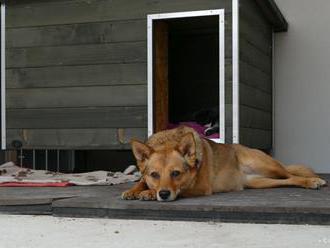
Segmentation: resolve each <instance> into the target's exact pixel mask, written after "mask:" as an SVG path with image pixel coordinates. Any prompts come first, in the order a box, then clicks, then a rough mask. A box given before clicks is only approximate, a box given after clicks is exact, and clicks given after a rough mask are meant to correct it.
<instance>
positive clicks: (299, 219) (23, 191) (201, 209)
mask: <svg viewBox="0 0 330 248" xmlns="http://www.w3.org/2000/svg"><path fill="white" fill-rule="evenodd" d="M323 177H324V178H325V179H326V180H327V181H328V182H329V181H330V175H329V174H328V175H323ZM130 185H131V184H122V185H116V186H92V187H77V186H76V187H67V188H0V213H3V214H4V213H6V214H8V213H9V214H40V215H41V214H42V215H54V216H68V217H101V218H124V219H159V220H191V221H221V222H248V223H288V224H330V187H324V188H322V189H320V190H306V189H300V188H276V189H260V190H244V191H241V192H233V193H222V194H216V195H212V196H207V197H199V198H191V199H179V200H177V201H174V202H167V203H161V202H143V201H123V200H121V199H120V194H121V192H122V191H124V190H126V189H127V188H129V187H130Z"/></svg>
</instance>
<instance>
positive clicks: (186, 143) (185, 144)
mask: <svg viewBox="0 0 330 248" xmlns="http://www.w3.org/2000/svg"><path fill="white" fill-rule="evenodd" d="M178 151H179V152H180V153H181V155H182V156H183V157H184V158H185V160H186V162H187V163H188V164H189V165H190V166H192V167H193V166H195V164H196V142H195V138H194V135H193V133H187V134H185V135H184V136H183V137H182V139H181V141H180V143H179V146H178Z"/></svg>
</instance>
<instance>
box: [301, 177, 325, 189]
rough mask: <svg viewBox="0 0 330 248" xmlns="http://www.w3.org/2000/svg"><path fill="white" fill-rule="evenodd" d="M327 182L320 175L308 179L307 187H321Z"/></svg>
mask: <svg viewBox="0 0 330 248" xmlns="http://www.w3.org/2000/svg"><path fill="white" fill-rule="evenodd" d="M326 185H327V182H326V181H325V180H323V179H321V178H318V177H312V178H308V179H307V187H306V188H309V189H320V188H321V187H322V186H326Z"/></svg>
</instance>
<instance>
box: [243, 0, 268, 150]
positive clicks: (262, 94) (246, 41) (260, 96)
mask: <svg viewBox="0 0 330 248" xmlns="http://www.w3.org/2000/svg"><path fill="white" fill-rule="evenodd" d="M272 108H273V107H272V27H271V26H270V24H269V23H268V21H267V20H266V19H265V17H264V16H263V15H262V12H261V10H260V8H259V6H258V5H257V4H256V2H255V0H241V1H240V143H242V144H244V145H248V146H251V147H255V148H260V149H266V150H270V149H271V147H272Z"/></svg>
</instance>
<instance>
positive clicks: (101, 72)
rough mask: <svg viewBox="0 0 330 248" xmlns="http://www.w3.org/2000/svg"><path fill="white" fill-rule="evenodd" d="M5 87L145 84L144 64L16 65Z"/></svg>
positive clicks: (145, 70)
mask: <svg viewBox="0 0 330 248" xmlns="http://www.w3.org/2000/svg"><path fill="white" fill-rule="evenodd" d="M7 81H8V82H10V83H9V84H8V85H7V88H9V89H14V88H48V87H72V86H80V87H81V86H106V85H108V86H110V85H134V84H146V81H147V69H146V63H132V64H103V65H83V66H55V67H42V68H16V69H8V70H7Z"/></svg>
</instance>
